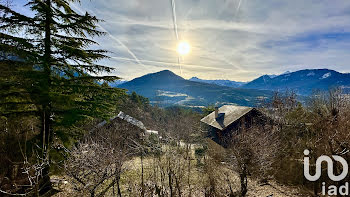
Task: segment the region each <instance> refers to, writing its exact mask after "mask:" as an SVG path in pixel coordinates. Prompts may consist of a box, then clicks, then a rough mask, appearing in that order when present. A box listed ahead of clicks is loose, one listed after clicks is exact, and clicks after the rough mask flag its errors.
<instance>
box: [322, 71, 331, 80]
mask: <svg viewBox="0 0 350 197" xmlns="http://www.w3.org/2000/svg"><path fill="white" fill-rule="evenodd" d="M331 75H332V74H331V73H330V72H329V73H326V74H324V75H323V76H322V77H321V78H320V79H326V78H328V77H330V76H331Z"/></svg>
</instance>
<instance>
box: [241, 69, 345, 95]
mask: <svg viewBox="0 0 350 197" xmlns="http://www.w3.org/2000/svg"><path fill="white" fill-rule="evenodd" d="M339 86H341V87H344V88H349V87H350V74H349V73H339V72H337V71H334V70H329V69H306V70H299V71H296V72H288V73H284V74H281V75H278V76H274V77H270V76H269V75H263V76H261V77H259V78H257V79H255V80H253V81H251V82H249V83H247V84H244V85H243V86H242V88H248V89H259V90H271V91H284V90H286V89H289V90H294V91H296V93H298V94H301V95H310V94H311V93H312V92H313V90H323V91H324V90H328V89H329V88H332V87H339Z"/></svg>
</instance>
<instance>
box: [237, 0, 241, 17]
mask: <svg viewBox="0 0 350 197" xmlns="http://www.w3.org/2000/svg"><path fill="white" fill-rule="evenodd" d="M241 3H242V0H239V2H238V6H237V9H236V15H237V14H238V11H239V8H240V7H241Z"/></svg>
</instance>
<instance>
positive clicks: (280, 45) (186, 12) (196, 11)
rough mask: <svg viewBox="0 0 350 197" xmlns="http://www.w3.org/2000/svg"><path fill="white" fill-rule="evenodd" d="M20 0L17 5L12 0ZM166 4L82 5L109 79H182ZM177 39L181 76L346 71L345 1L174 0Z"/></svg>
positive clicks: (348, 14) (110, 1) (104, 1)
mask: <svg viewBox="0 0 350 197" xmlns="http://www.w3.org/2000/svg"><path fill="white" fill-rule="evenodd" d="M19 1H23V0H19ZM171 2H172V1H170V0H147V1H145V0H118V1H115V0H98V1H82V5H81V6H80V7H79V9H81V10H88V11H90V12H93V13H95V14H96V15H97V16H98V17H99V18H101V19H104V20H105V22H104V23H102V24H101V29H103V30H105V31H106V32H109V36H108V37H106V38H98V40H97V41H98V42H99V43H100V47H102V48H105V49H107V50H109V51H112V52H113V54H112V56H114V58H111V59H110V60H108V61H104V62H103V63H105V64H108V65H111V66H115V67H116V71H115V73H114V74H116V75H119V76H121V77H124V78H126V79H131V78H134V77H138V76H140V75H143V74H146V73H149V72H155V71H159V70H163V69H170V70H172V71H174V72H176V73H177V74H181V72H180V70H179V65H178V62H177V58H178V56H177V53H176V50H175V48H176V44H177V38H176V36H175V35H174V27H173V25H174V23H173V15H172V13H173V10H172V4H171ZM176 26H177V34H178V37H179V39H186V40H187V41H189V42H190V43H191V45H192V52H191V54H189V55H188V56H186V57H184V59H182V60H181V65H183V67H182V70H183V72H182V76H183V77H185V78H190V77H192V76H198V77H201V78H207V79H215V78H226V79H232V80H242V81H247V80H251V79H253V78H255V77H258V76H260V75H261V74H276V73H281V72H284V71H286V70H291V71H293V70H297V69H303V68H330V69H336V70H338V71H342V72H350V67H349V60H350V55H349V54H350V1H348V0H332V1H319V2H318V3H315V2H313V1H305V0H293V1H275V0H264V1H261V0H218V1H213V0H176Z"/></svg>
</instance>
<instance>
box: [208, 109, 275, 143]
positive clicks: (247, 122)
mask: <svg viewBox="0 0 350 197" xmlns="http://www.w3.org/2000/svg"><path fill="white" fill-rule="evenodd" d="M268 121H269V119H268V118H267V117H266V116H264V115H263V113H262V112H260V111H259V110H258V109H256V108H253V107H243V106H234V105H224V106H222V107H220V108H218V107H216V108H215V111H214V112H212V113H210V114H209V115H207V116H206V117H204V118H202V119H201V123H203V124H204V126H205V128H206V130H207V131H208V137H210V138H211V139H212V140H213V141H215V142H216V143H218V144H220V145H222V146H223V147H227V146H228V145H229V144H230V143H231V142H232V141H233V140H234V136H235V135H237V134H239V133H242V132H246V131H247V130H248V129H249V128H251V127H253V126H264V125H266V124H267V123H268Z"/></svg>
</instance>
